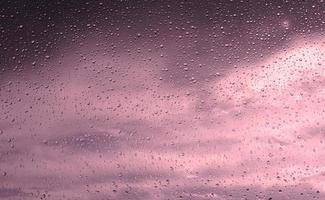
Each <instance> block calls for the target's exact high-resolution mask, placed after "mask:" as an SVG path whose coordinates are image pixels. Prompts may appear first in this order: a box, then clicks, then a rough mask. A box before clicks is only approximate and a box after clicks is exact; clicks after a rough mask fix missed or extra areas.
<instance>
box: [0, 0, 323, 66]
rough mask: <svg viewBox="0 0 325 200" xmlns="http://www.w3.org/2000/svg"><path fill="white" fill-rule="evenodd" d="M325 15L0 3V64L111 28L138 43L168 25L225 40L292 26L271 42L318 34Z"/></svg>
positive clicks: (298, 8) (188, 4) (268, 9)
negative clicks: (138, 38)
mask: <svg viewBox="0 0 325 200" xmlns="http://www.w3.org/2000/svg"><path fill="white" fill-rule="evenodd" d="M324 12H325V3H324V2H323V0H308V1H302V0H267V1H265V0H219V1H215V0H202V1H201V0H195V1H194V0H191V1H189V0H188V1H185V0H184V1H175V0H119V1H117V0H116V1H115V0H112V1H84V0H78V1H77V0H75V1H68V0H61V1H58V0H52V1H50V0H48V1H44V0H43V1H42V0H33V1H32V0H2V1H0V63H2V64H5V65H12V64H13V63H14V64H15V65H16V64H18V65H20V64H21V63H24V62H26V61H28V62H31V61H32V60H34V58H33V57H35V56H36V57H41V56H43V57H44V55H43V54H45V53H44V52H48V53H51V52H55V51H57V49H58V48H59V47H58V46H59V44H62V43H64V44H69V42H71V40H72V41H73V38H84V37H85V35H87V34H88V35H89V34H90V35H97V34H98V35H105V34H106V35H108V36H109V37H114V34H113V35H112V33H114V31H116V30H119V31H120V32H127V33H128V34H130V35H131V36H132V35H136V34H137V33H142V36H144V37H142V40H145V39H146V37H145V36H146V35H150V34H151V33H148V34H147V32H150V31H151V30H153V31H156V30H160V31H161V30H163V29H165V28H166V29H168V28H169V27H170V26H172V27H173V30H177V29H179V30H180V31H182V30H185V31H186V29H190V28H191V27H195V28H196V29H197V30H198V31H205V33H208V34H210V35H214V34H215V31H216V29H220V28H221V29H224V30H223V31H224V32H225V35H228V36H229V38H230V40H232V39H236V38H238V34H241V35H256V33H258V31H259V30H258V29H263V28H264V29H265V30H266V29H271V28H273V27H275V26H278V25H279V24H281V23H284V24H283V26H284V27H282V28H285V29H288V27H286V26H288V25H287V24H286V23H291V24H293V25H292V27H290V29H289V30H281V27H280V28H278V29H279V31H278V33H276V34H277V35H276V36H275V38H281V37H282V35H281V34H284V36H288V34H290V33H295V34H299V33H306V32H319V31H321V32H322V31H323V30H324V29H323V28H324V23H325V22H324V21H325V20H324ZM171 23H172V24H171ZM255 29H256V30H255ZM255 32H256V33H255ZM109 34H110V35H109ZM197 34H203V33H200V32H198V33H197ZM258 34H260V33H258ZM175 35H177V34H169V33H168V34H165V35H164V37H165V38H168V37H173V36H175ZM199 36H200V35H199ZM200 38H204V37H203V35H202V36H200ZM206 38H207V37H206ZM246 41H248V40H247V38H246ZM17 62H18V63H17ZM2 68H6V69H7V68H8V67H2Z"/></svg>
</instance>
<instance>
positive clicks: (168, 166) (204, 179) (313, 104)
mask: <svg viewBox="0 0 325 200" xmlns="http://www.w3.org/2000/svg"><path fill="white" fill-rule="evenodd" d="M92 44H96V41H89V42H88V44H87V45H86V46H76V47H75V49H74V50H71V51H67V53H66V54H65V56H63V57H61V56H60V55H57V56H54V57H52V58H51V59H49V60H47V61H44V63H43V64H44V65H45V66H47V69H48V70H42V71H40V73H39V74H38V73H37V70H35V72H34V73H31V72H29V73H27V72H26V73H24V72H22V74H21V76H19V77H16V76H12V77H10V76H8V78H7V79H6V80H1V84H2V86H1V94H0V100H1V102H4V103H2V105H1V114H0V116H1V118H2V119H4V120H1V122H0V130H1V133H2V134H1V135H0V142H1V145H0V163H1V165H0V172H1V176H0V197H3V198H5V199H35V197H42V195H45V196H46V197H47V198H48V199H60V198H61V199H64V198H70V199H152V200H154V199H177V198H183V199H217V200H228V199H234V200H241V199H245V198H248V199H261V200H262V199H263V200H264V199H269V198H273V199H281V200H283V199H297V200H298V199H313V197H314V196H315V198H316V199H317V198H318V199H325V196H324V195H323V194H322V193H323V192H325V179H324V178H323V176H324V174H325V157H324V155H325V148H324V147H325V146H324V144H323V142H324V131H325V128H324V125H325V124H324V117H325V104H324V100H325V90H324V88H323V87H322V86H323V85H324V84H325V68H324V65H325V57H324V53H325V39H324V37H323V36H322V35H317V34H315V35H311V36H308V37H305V38H302V37H298V36H297V37H296V38H294V39H293V40H292V42H291V43H289V44H288V47H285V48H284V49H283V50H280V51H277V53H274V54H270V55H265V56H263V57H262V58H261V59H259V60H256V61H251V62H247V61H243V62H240V63H239V64H237V65H238V66H237V68H234V69H231V70H224V71H222V72H220V74H217V75H215V76H213V77H214V78H212V79H210V80H200V77H198V78H197V79H198V80H199V81H198V82H196V83H193V81H189V82H188V83H187V84H183V85H177V84H173V83H172V82H169V81H168V80H169V79H168V67H166V66H168V64H169V63H170V60H171V59H172V56H173V54H172V50H169V52H167V53H165V55H163V56H161V54H162V53H164V50H152V51H147V50H146V49H145V48H144V50H143V51H144V52H145V53H142V54H141V56H139V55H138V54H136V53H132V52H135V51H136V48H134V49H132V48H131V49H130V52H131V55H129V54H128V52H124V53H121V52H120V53H118V54H117V56H115V58H114V59H111V57H110V56H111V55H105V54H103V52H102V51H101V48H100V47H96V46H95V45H92ZM170 45H172V44H170ZM80 54H82V55H80ZM108 57H109V58H110V59H108ZM215 64H216V63H212V61H211V62H210V63H209V62H208V63H207V65H211V66H214V65H215ZM189 67H192V66H191V65H190V66H189ZM166 68H167V70H166ZM185 68H187V64H186V63H185V64H184V67H183V69H182V70H187V69H185ZM180 73H181V72H180ZM195 78H196V77H194V79H195ZM189 79H190V77H189ZM301 193H302V194H301Z"/></svg>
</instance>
